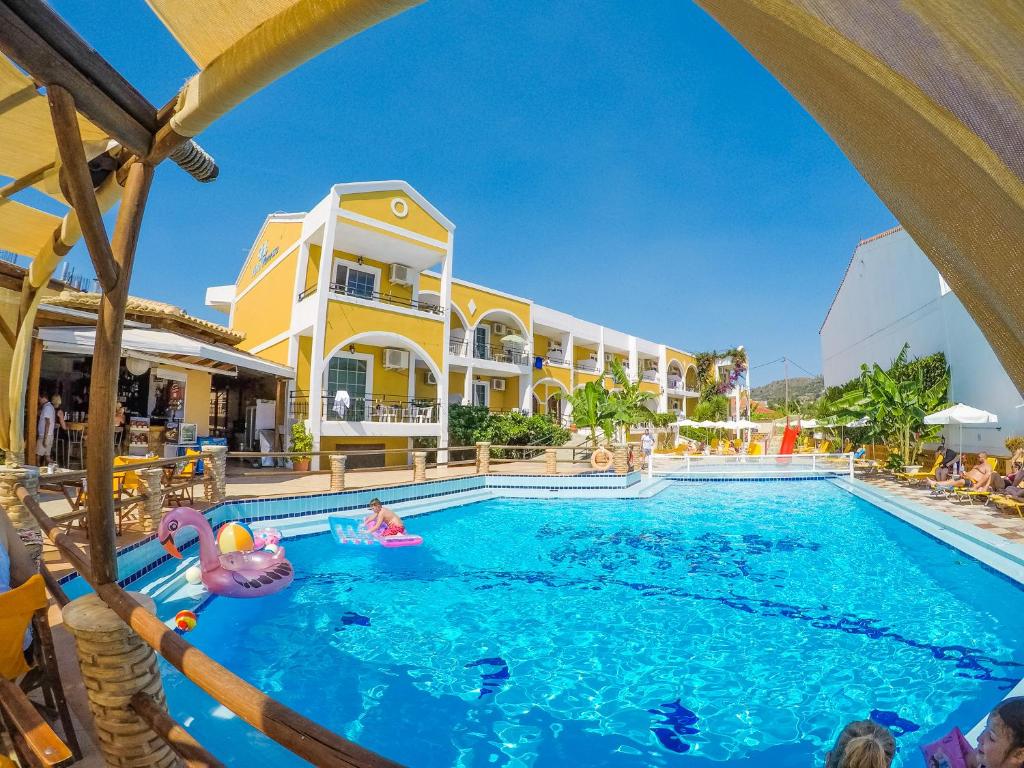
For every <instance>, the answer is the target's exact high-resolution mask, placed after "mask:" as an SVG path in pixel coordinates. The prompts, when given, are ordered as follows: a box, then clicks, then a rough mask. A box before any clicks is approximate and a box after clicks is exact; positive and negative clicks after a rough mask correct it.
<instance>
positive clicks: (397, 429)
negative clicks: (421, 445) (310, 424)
mask: <svg viewBox="0 0 1024 768" xmlns="http://www.w3.org/2000/svg"><path fill="white" fill-rule="evenodd" d="M319 410H320V421H321V433H322V434H324V435H407V436H415V435H419V434H425V435H433V434H435V433H436V431H437V423H438V420H439V416H440V401H439V400H432V399H429V398H413V399H410V398H409V397H408V396H406V395H392V394H374V393H366V394H365V395H363V396H362V397H359V398H352V399H351V400H350V402H349V405H348V406H347V407H346V406H345V405H344V404H343V403H342V401H341V400H340V399H338V398H337V397H335V396H334V395H332V394H329V393H326V392H325V393H323V394H322V395H321V397H320V409H319ZM288 413H289V415H290V416H291V417H292V418H293V419H295V420H304V419H307V418H309V394H308V393H306V392H293V393H292V396H291V398H290V399H289V408H288Z"/></svg>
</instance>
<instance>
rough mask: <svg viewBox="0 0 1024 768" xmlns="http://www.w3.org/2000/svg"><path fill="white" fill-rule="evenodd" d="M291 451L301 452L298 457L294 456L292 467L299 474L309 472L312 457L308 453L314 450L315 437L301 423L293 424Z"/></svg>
mask: <svg viewBox="0 0 1024 768" xmlns="http://www.w3.org/2000/svg"><path fill="white" fill-rule="evenodd" d="M291 450H293V451H298V452H299V453H298V455H296V456H292V467H293V468H294V469H295V470H296V471H297V472H308V471H309V460H310V459H311V458H312V457H311V456H310V455H309V454H308V453H306V452H307V451H312V450H313V435H312V433H311V432H310V431H309V430H308V429H306V425H305V424H304V423H303V422H301V421H297V422H295V423H294V424H292V447H291Z"/></svg>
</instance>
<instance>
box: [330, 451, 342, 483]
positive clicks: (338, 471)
mask: <svg viewBox="0 0 1024 768" xmlns="http://www.w3.org/2000/svg"><path fill="white" fill-rule="evenodd" d="M345 458H346V457H345V455H344V454H341V453H332V454H331V455H330V460H331V490H332V491H344V490H345Z"/></svg>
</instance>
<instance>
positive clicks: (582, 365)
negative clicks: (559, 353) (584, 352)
mask: <svg viewBox="0 0 1024 768" xmlns="http://www.w3.org/2000/svg"><path fill="white" fill-rule="evenodd" d="M576 368H577V370H580V371H590V372H591V373H597V360H595V359H593V358H585V359H583V360H577V361H576Z"/></svg>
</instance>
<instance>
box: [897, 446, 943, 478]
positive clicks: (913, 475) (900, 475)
mask: <svg viewBox="0 0 1024 768" xmlns="http://www.w3.org/2000/svg"><path fill="white" fill-rule="evenodd" d="M940 466H942V454H941V453H937V454H935V462H934V463H933V464H932V468H931V469H929V470H928V471H927V472H896V473H894V475H893V476H894V477H895V478H896V479H897V480H906V481H907V482H910V483H917V482H920V481H921V480H927V479H928V478H932V477H935V472H936V471H937V470H938V469H939V467H940Z"/></svg>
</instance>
